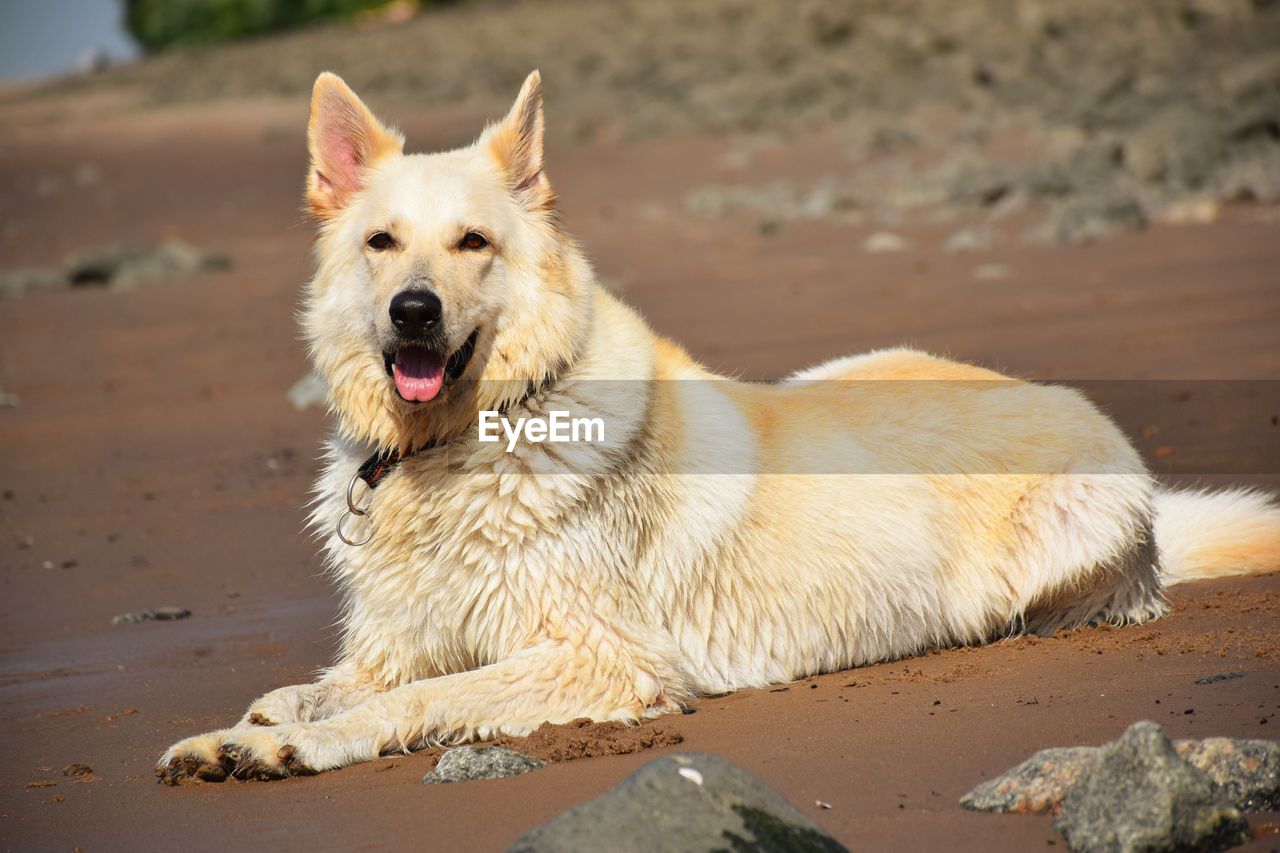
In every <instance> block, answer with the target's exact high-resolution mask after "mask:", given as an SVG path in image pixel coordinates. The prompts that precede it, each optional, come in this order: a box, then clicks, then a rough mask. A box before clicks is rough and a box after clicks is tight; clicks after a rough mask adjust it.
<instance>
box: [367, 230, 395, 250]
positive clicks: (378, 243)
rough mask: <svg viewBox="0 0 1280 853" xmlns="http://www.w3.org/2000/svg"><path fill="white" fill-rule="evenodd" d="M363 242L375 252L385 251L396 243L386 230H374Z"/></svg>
mask: <svg viewBox="0 0 1280 853" xmlns="http://www.w3.org/2000/svg"><path fill="white" fill-rule="evenodd" d="M365 243H366V244H367V245H368V246H369V248H370V249H373V250H374V251H375V252H385V251H386V250H387V249H390V248H391V247H392V246H394V245H395V244H396V238H395V237H392V236H391V235H390V234H388V233H387V232H386V231H374V232H373V233H372V234H371V235H369V239H368V240H366V241H365Z"/></svg>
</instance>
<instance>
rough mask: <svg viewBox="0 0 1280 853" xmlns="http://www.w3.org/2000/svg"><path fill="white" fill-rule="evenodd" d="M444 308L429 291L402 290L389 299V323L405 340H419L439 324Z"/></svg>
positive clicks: (438, 298)
mask: <svg viewBox="0 0 1280 853" xmlns="http://www.w3.org/2000/svg"><path fill="white" fill-rule="evenodd" d="M443 311H444V308H443V307H442V306H441V305H440V297H438V296H436V295H435V294H434V293H432V292H431V291H430V290H402V291H400V292H399V293H397V294H396V295H395V296H393V297H392V298H391V308H390V314H391V323H392V325H394V326H395V327H396V331H398V332H399V333H400V334H401V335H404V336H405V337H406V338H420V337H422V336H423V335H425V334H426V333H427V332H429V331H431V330H432V329H433V328H434V327H435V325H436V324H437V323H439V322H440V315H441V313H442V312H443Z"/></svg>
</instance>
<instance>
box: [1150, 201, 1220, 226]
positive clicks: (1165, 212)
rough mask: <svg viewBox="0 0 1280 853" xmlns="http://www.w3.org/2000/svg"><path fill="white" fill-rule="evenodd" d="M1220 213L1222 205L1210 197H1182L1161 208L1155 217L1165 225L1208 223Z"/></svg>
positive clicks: (1216, 219) (1214, 220)
mask: <svg viewBox="0 0 1280 853" xmlns="http://www.w3.org/2000/svg"><path fill="white" fill-rule="evenodd" d="M1221 213H1222V206H1221V205H1220V204H1218V202H1216V201H1214V200H1213V199H1211V198H1184V199H1178V200H1177V201H1174V202H1172V203H1171V204H1169V205H1168V206H1167V207H1165V208H1164V209H1162V210H1161V211H1160V214H1159V216H1158V217H1157V219H1158V220H1159V221H1160V222H1161V223H1163V224H1165V225H1208V224H1210V223H1212V222H1216V221H1218V216H1219V215H1220V214H1221Z"/></svg>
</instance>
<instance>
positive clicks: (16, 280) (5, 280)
mask: <svg viewBox="0 0 1280 853" xmlns="http://www.w3.org/2000/svg"><path fill="white" fill-rule="evenodd" d="M66 283H67V277H66V275H64V274H63V273H62V272H61V271H60V270H56V269H47V268H43V267H28V268H23V269H12V270H0V296H3V295H6V294H7V295H10V296H17V295H19V294H23V293H26V292H27V291H30V290H43V289H45V288H50V287H64V286H65V285H66Z"/></svg>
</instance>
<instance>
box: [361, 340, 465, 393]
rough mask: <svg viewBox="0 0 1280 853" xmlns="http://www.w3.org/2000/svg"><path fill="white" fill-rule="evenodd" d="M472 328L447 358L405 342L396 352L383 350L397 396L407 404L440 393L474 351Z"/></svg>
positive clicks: (420, 346) (455, 377) (432, 350)
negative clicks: (463, 341) (468, 334)
mask: <svg viewBox="0 0 1280 853" xmlns="http://www.w3.org/2000/svg"><path fill="white" fill-rule="evenodd" d="M479 332H480V330H479V329H476V330H474V331H473V332H472V333H471V335H470V336H469V337H468V338H467V340H466V342H465V343H464V344H463V345H462V346H460V347H458V348H457V349H456V350H454V352H453V354H452V355H450V356H448V357H446V356H445V354H444V353H442V352H440V351H439V350H436V349H432V348H431V347H428V346H424V345H422V344H404V345H403V346H401V347H400V348H399V349H397V350H396V351H395V352H384V353H383V354H382V357H383V360H384V361H385V362H386V365H387V374H388V375H389V376H390V377H391V378H392V379H393V380H394V381H395V385H396V393H397V394H399V395H400V399H402V400H405V401H407V402H410V403H429V402H431V401H432V400H434V399H435V398H436V397H438V396H440V392H441V390H443V389H444V387H445V386H446V385H448V384H449V383H451V382H454V381H455V380H457V379H458V377H460V376H462V374H463V373H465V372H466V370H467V365H468V364H470V363H471V356H472V354H473V353H474V352H475V350H476V336H477V335H478V334H479Z"/></svg>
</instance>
